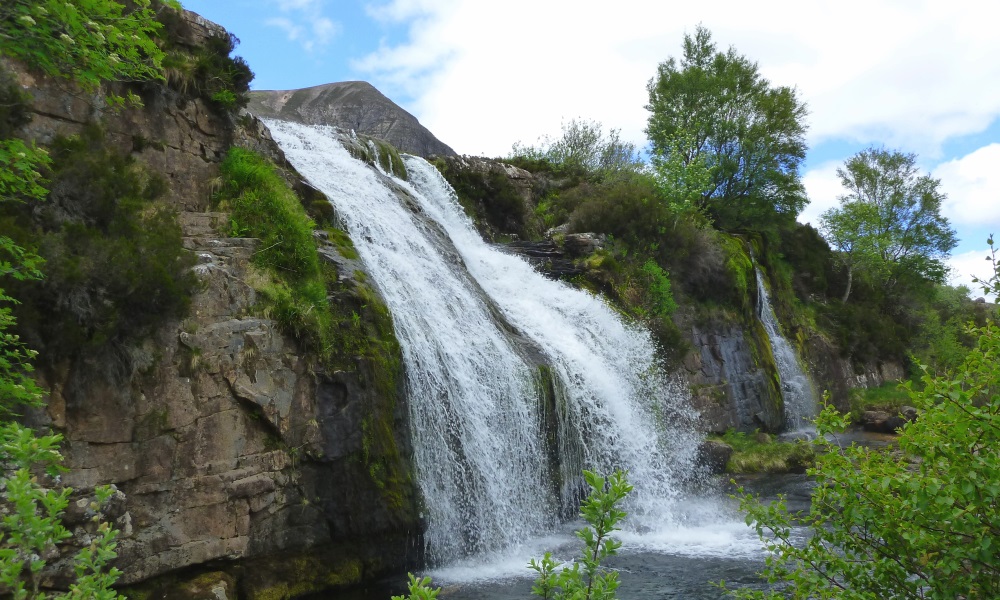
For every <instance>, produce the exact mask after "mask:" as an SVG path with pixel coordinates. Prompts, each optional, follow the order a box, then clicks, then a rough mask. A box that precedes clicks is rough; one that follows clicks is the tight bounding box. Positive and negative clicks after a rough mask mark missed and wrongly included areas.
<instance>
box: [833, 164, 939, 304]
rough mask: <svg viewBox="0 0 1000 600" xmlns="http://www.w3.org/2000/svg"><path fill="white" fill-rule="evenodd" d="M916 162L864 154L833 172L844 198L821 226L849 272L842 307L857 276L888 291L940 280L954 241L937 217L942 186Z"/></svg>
mask: <svg viewBox="0 0 1000 600" xmlns="http://www.w3.org/2000/svg"><path fill="white" fill-rule="evenodd" d="M916 161H917V157H916V155H914V154H909V153H904V152H900V151H898V150H886V149H882V148H868V149H866V150H862V151H861V152H859V153H857V154H855V155H854V156H852V157H851V158H849V159H848V160H847V162H846V163H845V164H844V166H843V167H842V168H840V169H837V175H838V176H839V177H840V182H841V184H842V185H843V186H844V189H845V190H846V193H845V194H844V195H842V196H841V197H840V207H839V208H831V209H829V210H827V211H826V212H824V213H823V215H822V216H821V217H820V222H821V227H822V230H823V233H824V236H825V237H826V239H827V241H829V242H830V244H831V245H832V246H833V247H834V248H835V249H836V250H838V251H839V252H840V253H841V259H842V261H843V263H844V264H845V266H846V267H847V269H848V286H847V289H846V290H845V292H844V297H843V300H844V302H846V301H847V299H848V297H849V296H850V293H851V283H850V282H851V281H852V280H853V273H854V272H855V270H860V271H863V272H864V274H865V275H866V276H868V277H871V278H873V280H874V281H875V282H876V283H878V284H879V285H882V286H886V287H888V288H891V287H893V286H894V285H895V284H896V283H897V282H898V281H899V280H900V279H901V278H906V277H917V278H920V279H924V280H928V281H933V282H937V283H940V282H942V281H943V280H944V278H945V275H946V273H947V268H946V266H945V264H944V260H943V259H944V258H946V257H947V256H948V253H949V252H950V251H951V249H952V248H954V247H955V246H956V245H957V243H958V239H957V238H956V235H955V231H954V230H953V229H952V228H951V225H950V224H949V223H948V219H947V218H945V217H943V216H942V215H941V203H942V202H943V201H944V199H945V197H946V196H945V194H944V193H943V192H941V191H940V190H939V189H938V187H939V186H940V183H941V182H940V181H939V180H937V179H934V178H932V177H931V176H930V175H927V174H923V175H922V174H921V173H920V171H919V169H918V168H917V165H916Z"/></svg>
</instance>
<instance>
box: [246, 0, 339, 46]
mask: <svg viewBox="0 0 1000 600" xmlns="http://www.w3.org/2000/svg"><path fill="white" fill-rule="evenodd" d="M271 2H272V4H274V5H276V6H277V7H278V9H279V10H280V11H281V13H282V14H284V15H286V16H282V17H273V18H270V19H267V20H266V21H264V24H265V25H268V26H270V27H276V28H278V29H281V30H282V31H284V32H285V36H286V37H287V38H288V40H289V41H291V42H297V43H298V44H299V45H301V46H302V49H303V50H305V51H306V52H313V51H315V50H317V49H318V48H320V47H322V46H325V45H327V44H329V43H330V42H331V41H333V39H334V38H335V37H337V35H339V34H340V31H341V26H340V24H339V23H337V22H335V21H333V20H332V19H330V18H328V17H326V16H324V6H323V0H271Z"/></svg>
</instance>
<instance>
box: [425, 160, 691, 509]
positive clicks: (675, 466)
mask: <svg viewBox="0 0 1000 600" xmlns="http://www.w3.org/2000/svg"><path fill="white" fill-rule="evenodd" d="M405 162H406V167H407V171H408V172H409V174H410V183H411V184H412V188H413V189H414V191H415V192H416V196H417V197H418V198H419V199H420V201H421V207H422V208H423V209H424V211H425V213H426V214H427V215H428V216H430V217H431V218H432V219H434V221H436V222H438V223H440V224H441V225H442V226H443V227H444V229H445V231H447V232H448V235H449V237H450V238H451V240H452V241H453V242H454V244H455V246H456V248H458V251H459V252H460V253H461V255H462V258H463V259H464V260H465V266H466V268H467V269H468V270H469V272H470V273H471V274H472V276H473V277H474V278H475V279H476V281H477V282H479V284H480V285H481V286H482V287H483V289H484V290H485V291H486V292H487V293H488V294H489V295H490V298H491V299H492V300H493V301H494V302H495V303H496V304H497V306H499V308H500V310H501V311H502V312H503V314H504V316H505V317H506V318H507V319H508V320H509V321H510V322H511V323H512V324H513V325H514V326H515V327H516V328H517V329H518V331H521V332H523V333H524V335H526V336H528V337H529V338H530V339H531V340H533V341H534V342H535V343H536V344H537V345H538V346H539V347H541V349H542V351H543V352H544V354H545V355H546V356H547V357H548V358H549V361H550V363H551V365H552V368H553V370H554V372H555V375H556V382H557V383H558V384H559V385H558V387H557V392H560V393H561V396H562V398H560V400H561V401H563V402H564V404H565V409H564V411H563V412H562V413H561V414H560V417H561V418H562V420H561V422H560V432H559V440H560V444H561V447H560V457H561V459H562V461H561V464H562V474H561V478H562V480H563V481H576V480H578V478H579V474H580V471H581V469H583V468H588V469H596V470H598V471H601V472H609V471H610V470H612V469H614V468H616V467H620V468H625V469H628V471H629V475H630V479H631V480H632V481H633V482H634V484H635V485H636V488H637V490H638V491H637V493H636V495H635V496H636V497H635V498H634V499H633V502H632V504H631V508H632V515H633V518H634V519H639V518H644V519H645V520H648V521H650V522H655V523H656V524H657V525H659V526H662V525H663V523H664V521H665V520H669V517H670V516H671V515H670V511H671V508H672V506H671V503H670V502H669V501H668V500H670V499H674V498H676V496H677V494H678V493H679V491H680V489H681V485H680V479H681V478H682V477H683V476H685V475H686V474H689V473H690V470H691V467H692V462H693V459H694V451H695V449H696V447H697V441H698V440H697V438H696V436H695V435H694V433H693V429H692V428H691V427H690V426H689V425H690V422H691V420H692V419H693V418H694V415H693V414H692V413H691V412H689V411H690V409H689V408H687V407H686V406H684V403H683V402H682V399H683V398H684V392H685V391H686V390H683V389H682V387H681V386H679V385H677V384H676V383H674V382H671V381H668V380H667V379H666V378H665V377H664V376H663V374H662V373H661V371H660V369H659V367H658V365H657V359H656V353H655V346H654V344H653V341H652V339H651V337H650V335H649V333H648V332H647V331H645V330H643V329H640V328H638V327H636V326H632V325H629V324H626V323H625V322H623V321H622V320H621V318H620V317H619V316H618V315H617V314H616V313H615V312H614V311H612V310H611V309H610V308H609V307H608V306H607V305H606V304H605V303H604V302H603V301H602V300H600V299H599V298H597V297H595V296H593V295H591V294H589V293H587V292H583V291H580V290H578V289H575V288H573V287H571V286H569V285H567V284H565V283H563V282H559V281H553V280H551V279H548V278H546V277H543V276H542V275H540V274H539V273H537V272H536V271H535V270H534V269H533V268H532V267H531V266H529V265H528V263H526V262H525V261H524V260H523V259H522V258H520V257H518V256H512V255H509V254H505V253H503V252H499V251H497V249H495V248H493V247H491V246H489V245H487V244H486V243H484V242H483V240H482V238H481V237H480V236H479V234H478V232H477V231H476V230H475V228H474V226H473V224H472V221H471V219H469V217H468V216H467V215H466V214H465V212H464V211H463V209H462V207H461V205H460V204H459V203H458V200H457V198H456V196H455V192H454V191H453V190H452V188H451V186H450V185H449V184H448V182H447V181H446V180H445V179H444V177H443V176H442V175H441V174H440V173H439V172H438V170H437V169H436V168H434V167H433V166H432V165H430V164H429V163H428V162H427V161H425V160H423V159H421V158H417V157H412V156H408V157H406V159H405ZM573 491H574V490H572V489H567V490H565V492H566V493H567V494H571V493H572V492H573ZM565 499H567V500H568V498H565Z"/></svg>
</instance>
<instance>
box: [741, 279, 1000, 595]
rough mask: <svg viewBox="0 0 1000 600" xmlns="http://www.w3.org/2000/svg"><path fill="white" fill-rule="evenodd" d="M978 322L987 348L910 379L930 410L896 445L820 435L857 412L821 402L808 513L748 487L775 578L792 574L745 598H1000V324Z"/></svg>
mask: <svg viewBox="0 0 1000 600" xmlns="http://www.w3.org/2000/svg"><path fill="white" fill-rule="evenodd" d="M994 281H995V279H994ZM970 331H971V332H972V333H974V334H975V335H977V336H978V345H977V347H976V348H975V349H974V350H973V351H972V352H970V353H969V355H968V356H967V357H966V359H965V361H964V363H963V364H962V366H961V367H960V368H958V369H957V370H956V371H955V372H953V373H952V374H951V375H950V376H947V377H932V376H930V375H925V376H924V383H925V388H924V390H923V391H920V392H915V391H913V390H912V389H909V388H908V391H909V393H910V397H911V402H912V404H913V405H914V406H916V407H917V408H918V409H919V410H921V411H922V413H921V417H920V419H919V420H917V421H916V422H914V423H910V424H908V425H906V426H905V427H904V428H903V430H902V433H901V434H900V436H899V450H898V451H893V452H886V451H878V450H871V449H867V448H860V447H856V446H851V447H849V448H844V449H841V448H839V447H838V446H837V445H836V444H834V443H831V442H828V441H826V439H825V438H824V437H822V436H823V435H831V434H834V435H835V433H836V432H837V431H839V430H841V429H842V428H843V427H845V426H846V425H847V419H846V418H845V417H841V416H839V415H837V414H836V412H835V411H833V409H832V408H827V409H826V410H825V411H823V413H822V414H821V415H820V417H819V419H818V420H817V429H818V431H819V433H820V434H821V437H819V438H818V439H817V441H816V442H815V443H816V444H817V446H819V448H818V450H819V452H818V453H817V454H818V455H819V456H818V458H817V459H816V466H815V468H813V469H810V470H809V471H808V472H809V473H810V474H811V475H812V476H814V477H815V478H816V482H817V486H816V489H815V492H814V494H813V498H812V508H811V510H810V511H809V513H808V514H804V513H795V514H791V513H789V512H788V511H787V509H786V507H785V504H784V502H783V501H778V502H776V503H774V504H771V505H770V506H765V505H764V504H762V503H761V502H760V501H759V500H758V499H757V498H754V497H752V496H749V495H747V494H746V493H745V492H743V490H742V489H741V490H740V494H741V496H742V498H741V500H742V502H741V504H742V507H743V509H745V510H746V511H747V515H748V516H747V523H748V524H752V525H753V526H754V527H755V528H756V529H757V532H758V534H759V535H760V536H761V539H762V540H764V541H765V544H766V546H767V548H768V550H769V551H770V552H771V555H770V556H769V557H768V559H767V566H766V569H765V575H766V577H767V579H768V581H769V582H771V583H776V582H784V583H783V584H781V585H780V586H779V591H769V592H761V591H744V590H741V591H739V592H737V593H736V595H737V596H738V597H740V598H785V597H790V598H817V599H824V598H852V599H854V598H858V599H862V598H864V599H868V598H871V599H883V598H966V599H973V598H978V599H986V598H1000V551H998V550H1000V510H998V506H1000V328H998V327H997V326H996V325H992V324H991V325H988V326H986V327H984V328H980V329H972V330H970ZM800 528H804V529H805V530H807V531H808V536H809V537H808V541H806V542H805V543H804V544H803V543H802V542H801V541H799V540H800V539H801V537H802V536H801V530H800ZM797 530H798V531H797ZM793 536H794V537H795V538H796V539H795V540H794V543H793Z"/></svg>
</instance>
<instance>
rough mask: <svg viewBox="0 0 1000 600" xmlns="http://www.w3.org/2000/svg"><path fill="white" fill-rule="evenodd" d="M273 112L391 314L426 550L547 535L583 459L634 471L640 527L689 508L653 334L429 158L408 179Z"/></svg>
mask: <svg viewBox="0 0 1000 600" xmlns="http://www.w3.org/2000/svg"><path fill="white" fill-rule="evenodd" d="M267 125H268V126H269V127H270V129H271V132H272V134H273V136H274V138H275V140H276V141H277V142H278V143H279V144H280V145H281V147H282V149H283V150H284V151H285V154H286V156H287V158H288V160H289V161H290V162H291V163H292V164H293V165H294V166H295V168H296V169H297V170H298V171H299V172H300V173H301V174H302V175H303V176H304V177H306V178H307V179H308V180H309V181H310V182H311V183H312V184H313V185H314V186H316V187H317V188H318V189H320V190H321V191H323V192H324V193H325V194H326V195H327V196H328V197H329V198H330V200H331V202H332V203H333V204H334V206H335V208H336V211H337V214H338V216H339V218H340V220H341V223H342V225H343V227H344V228H345V229H346V230H347V232H348V233H349V234H350V236H351V239H352V240H354V243H355V246H356V248H357V251H358V254H359V255H360V256H361V259H362V260H363V261H364V264H365V266H366V268H367V269H368V270H369V272H370V274H371V276H372V279H373V281H374V282H375V285H377V286H378V288H379V291H380V292H381V293H382V295H383V297H384V298H385V300H386V303H387V304H388V306H389V308H390V310H391V312H392V315H393V321H394V326H395V328H396V334H397V336H398V338H399V341H400V345H401V347H402V350H403V359H404V362H405V368H406V373H407V386H408V390H407V395H408V404H409V410H410V417H411V430H412V436H413V447H414V461H415V468H416V476H417V480H418V485H419V488H420V491H421V494H422V496H423V499H424V505H425V508H424V517H425V519H426V521H427V528H428V529H427V533H426V537H425V539H426V550H427V556H428V559H429V560H430V561H431V562H433V563H437V564H445V563H449V562H452V561H455V560H457V559H459V558H462V557H465V556H470V555H483V554H484V553H488V552H491V551H497V550H502V549H505V548H508V547H511V546H513V545H516V544H518V543H519V542H521V541H523V540H525V539H527V538H529V537H534V536H537V535H540V534H543V533H545V532H546V531H549V530H551V528H552V527H554V526H555V524H556V520H557V519H556V515H557V513H558V512H559V509H560V507H561V506H564V505H567V504H569V503H571V502H573V501H575V500H576V497H577V494H578V492H579V481H580V470H581V469H583V468H588V469H594V470H597V471H601V472H609V471H611V470H612V469H614V468H623V469H627V470H628V471H629V479H630V481H631V483H633V485H634V486H635V492H634V493H633V494H632V497H631V498H630V504H629V506H628V507H627V510H629V512H630V515H629V522H630V523H631V524H632V526H634V527H653V526H656V527H659V528H662V527H664V526H671V525H674V526H676V525H677V524H678V523H679V522H680V521H681V520H683V518H684V517H683V516H682V511H681V510H680V509H678V508H677V506H678V505H679V504H680V503H681V501H682V500H683V499H682V497H681V489H682V483H683V482H684V480H685V479H687V478H690V477H691V475H692V471H693V467H692V465H693V462H694V455H695V453H696V447H697V442H698V436H697V435H696V434H695V432H694V430H693V428H692V427H691V422H692V421H693V418H694V415H693V414H692V413H691V412H690V409H689V408H687V407H686V402H685V394H684V389H683V387H682V386H680V385H679V384H677V383H675V382H673V381H671V380H670V379H669V378H668V377H666V376H665V375H664V374H663V373H662V371H661V369H660V367H659V365H658V362H657V357H656V352H655V346H654V343H653V340H652V338H651V337H650V335H649V333H648V332H646V331H645V330H643V329H641V328H639V327H637V326H635V325H632V324H629V323H626V322H623V321H622V319H621V318H620V317H618V315H617V314H616V313H615V312H614V311H613V310H611V309H610V308H609V307H608V306H607V305H606V304H605V303H604V302H603V301H602V300H601V299H599V298H598V297H595V296H593V295H591V294H589V293H587V292H584V291H580V290H578V289H575V288H573V287H572V286H569V285H567V284H565V283H562V282H557V281H552V280H549V279H546V278H545V277H543V276H541V275H540V274H538V273H537V272H535V271H534V270H533V269H532V268H531V267H530V266H529V265H528V264H527V263H526V262H525V261H524V260H522V259H521V258H519V257H516V256H511V255H508V254H505V253H503V252H501V251H499V250H497V249H495V248H493V247H490V246H488V245H487V244H486V243H484V241H483V240H482V238H481V237H480V236H479V235H478V234H477V232H476V231H475V229H474V228H473V226H472V223H471V221H470V220H469V219H468V217H467V216H466V215H465V213H464V212H463V211H462V209H461V207H460V205H459V204H458V202H457V200H456V197H455V194H454V191H453V190H452V189H451V188H450V186H449V185H448V184H447V182H446V181H445V180H444V179H443V178H442V177H441V176H440V174H439V173H438V172H437V170H436V169H435V168H434V167H433V166H432V165H430V164H429V163H427V162H426V161H424V160H423V159H420V158H416V157H411V156H406V157H405V158H404V160H405V163H406V167H407V171H408V172H409V178H410V181H409V182H405V181H402V180H399V179H396V178H394V177H392V176H391V175H389V174H385V173H382V172H379V171H377V170H375V169H373V168H370V167H368V166H367V165H365V164H364V163H362V162H360V161H358V160H355V159H354V158H352V157H351V156H350V154H349V153H348V151H347V150H345V148H344V147H342V146H341V144H340V143H339V141H338V140H337V134H336V132H335V131H334V130H332V129H330V128H324V127H311V126H305V125H299V124H293V123H285V122H279V121H267ZM539 356H541V357H542V358H543V361H542V362H544V363H545V364H547V365H548V368H547V369H545V370H544V371H543V370H542V369H540V368H539V367H538V362H539V361H538V357H539ZM546 373H548V374H549V376H548V377H546V376H545V375H546ZM548 382H551V385H549V383H548ZM546 389H548V390H549V391H550V393H549V394H543V393H542V392H543V391H545V390H546ZM546 397H547V398H548V399H547V400H546ZM553 430H554V433H555V434H556V435H555V438H556V440H557V443H556V444H552V443H551V442H550V441H549V439H550V437H549V436H550V434H551V433H553ZM574 510H575V507H574ZM522 565H523V562H522Z"/></svg>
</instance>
